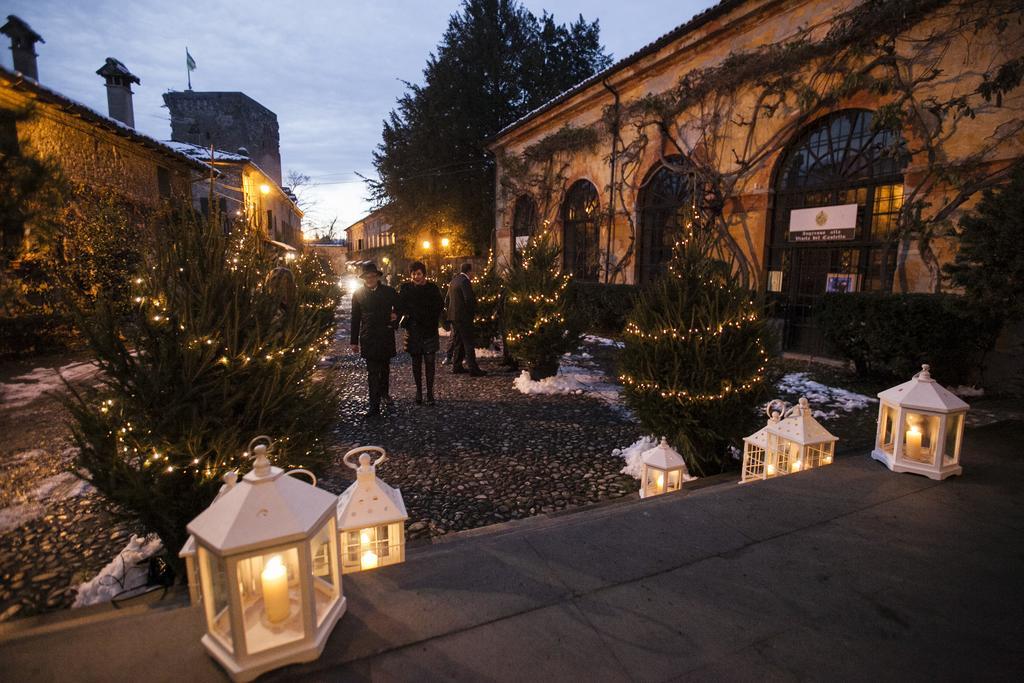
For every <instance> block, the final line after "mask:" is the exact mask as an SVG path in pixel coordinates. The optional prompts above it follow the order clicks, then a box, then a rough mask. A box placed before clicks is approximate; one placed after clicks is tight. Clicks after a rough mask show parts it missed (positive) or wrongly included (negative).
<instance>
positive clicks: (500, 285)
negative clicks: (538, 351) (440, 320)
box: [473, 250, 505, 348]
mask: <svg viewBox="0 0 1024 683" xmlns="http://www.w3.org/2000/svg"><path fill="white" fill-rule="evenodd" d="M504 287H505V282H504V281H503V280H502V279H501V275H500V274H499V273H498V266H497V264H496V263H495V260H494V251H493V250H492V251H491V252H490V253H488V254H487V265H486V266H484V269H483V270H482V271H481V272H480V275H479V276H477V277H476V278H474V279H473V289H474V290H475V293H476V318H475V319H474V321H473V322H474V328H475V329H474V332H475V333H476V345H477V346H478V347H481V348H484V347H487V348H490V347H491V346H492V345H493V344H494V340H495V339H499V338H500V337H501V319H500V317H499V316H500V315H501V313H502V296H503V294H504Z"/></svg>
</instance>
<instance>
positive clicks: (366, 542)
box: [359, 529, 370, 548]
mask: <svg viewBox="0 0 1024 683" xmlns="http://www.w3.org/2000/svg"><path fill="white" fill-rule="evenodd" d="M359 543H360V544H361V545H362V546H363V548H368V547H370V530H369V529H363V530H362V531H360V532H359Z"/></svg>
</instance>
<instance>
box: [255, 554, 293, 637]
mask: <svg viewBox="0 0 1024 683" xmlns="http://www.w3.org/2000/svg"><path fill="white" fill-rule="evenodd" d="M260 582H261V584H262V587H263V609H264V611H266V613H267V619H269V620H270V621H272V622H275V623H276V622H279V621H284V620H285V619H287V618H288V613H289V612H290V611H291V603H290V600H289V599H288V569H287V568H286V567H285V566H284V563H283V562H281V556H280V555H274V556H273V557H271V558H270V560H269V561H268V562H267V565H266V566H265V567H264V568H263V573H262V574H260Z"/></svg>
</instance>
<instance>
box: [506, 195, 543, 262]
mask: <svg viewBox="0 0 1024 683" xmlns="http://www.w3.org/2000/svg"><path fill="white" fill-rule="evenodd" d="M536 230H537V202H535V201H533V198H532V197H529V196H527V195H522V196H521V197H519V198H518V199H516V205H515V209H514V210H513V212H512V248H513V249H514V250H515V251H516V252H517V253H518V252H521V251H522V250H523V249H524V248H525V247H526V244H527V243H528V242H529V240H530V237H532V236H533V234H534V232H536Z"/></svg>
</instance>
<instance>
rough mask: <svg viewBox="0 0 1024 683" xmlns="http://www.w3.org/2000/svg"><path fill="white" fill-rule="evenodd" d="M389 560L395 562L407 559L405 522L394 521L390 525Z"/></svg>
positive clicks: (391, 562) (389, 562) (388, 562)
mask: <svg viewBox="0 0 1024 683" xmlns="http://www.w3.org/2000/svg"><path fill="white" fill-rule="evenodd" d="M388 529H389V535H388V561H387V562H386V564H395V563H396V562H402V561H404V560H405V522H392V523H391V524H389V525H388Z"/></svg>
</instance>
